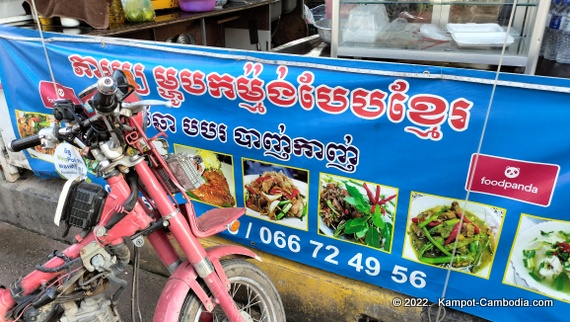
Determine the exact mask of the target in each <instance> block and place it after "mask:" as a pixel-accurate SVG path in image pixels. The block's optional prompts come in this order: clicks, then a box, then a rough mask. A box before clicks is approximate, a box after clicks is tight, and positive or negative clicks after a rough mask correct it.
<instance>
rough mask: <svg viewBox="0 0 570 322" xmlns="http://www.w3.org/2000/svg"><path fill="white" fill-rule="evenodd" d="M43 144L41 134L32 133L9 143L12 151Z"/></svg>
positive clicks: (9, 148)
mask: <svg viewBox="0 0 570 322" xmlns="http://www.w3.org/2000/svg"><path fill="white" fill-rule="evenodd" d="M40 144H42V140H41V138H40V135H39V134H34V135H30V136H28V137H25V138H22V139H15V140H13V141H12V142H10V145H8V150H10V151H11V152H20V151H22V150H24V149H28V148H33V147H35V146H36V145H40Z"/></svg>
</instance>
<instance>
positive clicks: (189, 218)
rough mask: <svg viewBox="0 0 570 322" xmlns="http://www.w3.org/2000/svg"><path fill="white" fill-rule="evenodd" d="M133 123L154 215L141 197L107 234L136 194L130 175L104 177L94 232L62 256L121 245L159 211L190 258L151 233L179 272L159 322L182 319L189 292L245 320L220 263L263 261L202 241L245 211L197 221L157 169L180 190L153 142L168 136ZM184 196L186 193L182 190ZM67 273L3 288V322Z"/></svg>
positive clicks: (40, 275)
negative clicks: (23, 299)
mask: <svg viewBox="0 0 570 322" xmlns="http://www.w3.org/2000/svg"><path fill="white" fill-rule="evenodd" d="M128 120H129V125H130V126H131V127H132V128H134V129H135V130H134V131H132V132H130V133H128V134H127V135H126V136H127V139H128V140H127V141H130V143H133V144H134V143H135V142H141V140H142V141H143V145H144V146H145V147H147V148H148V149H149V150H147V151H144V154H146V155H147V156H148V160H150V162H149V163H151V164H152V165H153V166H152V167H151V166H149V164H147V162H145V159H144V158H142V157H140V156H139V159H138V160H135V161H134V162H133V163H134V166H133V167H132V168H131V170H133V169H134V171H135V172H136V173H137V175H138V179H139V180H140V183H142V186H143V187H141V189H139V190H141V192H142V193H143V194H147V195H148V199H149V201H150V202H151V203H152V205H153V207H154V208H155V211H151V210H149V209H148V208H147V207H146V206H145V205H144V203H143V202H141V198H140V197H139V199H138V202H137V203H136V204H135V206H134V208H133V209H132V210H131V211H130V212H129V213H127V214H125V215H124V217H123V218H122V219H121V220H120V221H119V222H117V223H116V224H115V225H114V226H113V227H112V228H110V229H109V230H108V231H105V229H104V226H105V224H106V223H108V222H109V220H110V219H111V217H112V216H113V214H115V213H116V212H117V209H119V208H120V207H121V205H122V204H123V203H124V202H125V201H126V200H127V198H128V197H129V195H130V194H131V189H130V187H129V184H128V182H127V180H126V178H125V176H124V175H123V174H122V173H120V172H118V171H117V172H116V173H115V174H114V175H111V176H109V177H107V178H106V179H105V180H106V181H107V183H108V185H109V186H110V188H111V189H110V193H109V194H108V195H107V198H106V201H105V205H104V208H103V211H102V215H101V219H100V221H99V223H98V225H97V226H95V227H94V228H93V229H91V232H90V233H89V234H88V235H87V236H85V237H84V238H82V237H80V236H79V235H77V236H76V239H77V243H75V244H73V245H71V246H69V247H68V248H66V249H65V250H63V251H62V253H63V254H64V255H65V256H67V257H68V258H69V259H75V258H77V257H80V251H81V249H82V248H83V247H85V246H87V245H88V244H90V243H93V242H95V243H98V244H99V245H101V246H107V245H109V246H112V245H117V244H121V243H123V242H124V239H125V238H129V237H131V236H133V235H135V234H136V233H137V232H140V231H144V229H146V228H148V227H149V226H150V225H151V224H152V223H153V222H156V221H157V220H158V219H159V218H156V215H155V214H156V213H158V214H159V216H160V217H161V218H162V223H163V224H164V226H167V227H168V229H169V231H170V232H171V235H172V237H173V238H174V239H175V240H176V241H177V243H178V244H179V246H180V248H181V250H182V252H183V253H184V255H185V256H186V261H184V262H183V263H181V264H180V258H179V255H178V253H177V251H176V249H175V248H174V246H173V244H172V242H171V241H170V238H169V236H168V235H167V234H166V233H165V231H164V229H158V230H155V231H152V232H150V233H149V234H148V235H147V238H148V240H149V242H150V244H151V245H152V247H153V248H154V249H155V251H156V252H157V254H158V256H159V258H160V260H161V261H162V263H163V264H164V265H165V266H166V267H167V268H168V269H169V270H171V271H172V270H174V272H173V274H172V275H171V276H170V277H169V279H168V281H167V283H166V285H165V287H164V288H163V290H162V293H161V295H160V298H159V300H158V302H157V306H156V309H155V314H154V321H157V322H158V321H161V322H162V321H166V322H168V321H177V320H178V318H179V315H180V312H181V310H182V306H183V304H184V300H185V298H186V296H187V295H188V294H189V292H190V291H192V292H194V293H195V294H196V295H197V297H198V298H199V299H200V300H201V302H202V303H203V305H204V308H205V309H206V310H207V311H212V310H213V309H214V307H215V305H220V306H221V308H222V310H223V311H224V312H225V313H226V315H227V317H228V319H229V321H232V322H233V321H243V318H242V316H241V314H240V312H239V309H238V307H237V305H236V303H235V302H234V301H233V299H232V298H231V296H230V295H229V293H228V291H229V289H230V283H229V281H228V279H227V276H226V275H225V273H224V271H223V269H222V265H221V263H220V259H221V258H222V257H225V256H244V257H249V258H254V259H257V260H260V259H259V257H258V256H257V255H256V254H255V253H254V252H252V251H250V250H249V249H247V248H245V247H242V246H236V245H224V246H215V247H211V248H208V249H204V247H203V246H202V245H201V243H200V241H199V238H205V237H208V236H212V235H214V234H217V233H219V232H221V231H223V230H225V229H226V228H227V227H228V225H229V224H231V223H232V222H233V221H234V220H237V218H239V217H240V216H242V215H243V214H244V213H245V209H244V208H222V209H218V208H215V209H212V210H209V211H207V212H206V213H204V214H202V215H201V216H200V217H197V216H196V212H195V211H194V208H193V207H192V203H191V201H190V199H189V198H188V197H187V196H185V194H184V193H183V195H184V197H185V198H186V201H187V202H186V203H184V204H178V203H177V202H176V200H175V198H174V196H173V195H171V194H170V192H168V189H167V188H166V185H165V183H164V182H162V179H160V176H159V175H158V174H157V172H156V170H155V169H154V168H155V166H162V167H163V168H164V169H165V170H166V171H167V173H168V174H169V177H170V178H171V179H172V180H173V183H174V184H175V185H177V186H179V185H178V182H177V180H176V178H175V176H174V175H173V174H172V172H171V171H170V170H169V168H168V166H167V164H166V162H165V161H164V159H163V158H162V156H161V155H160V154H159V152H158V151H157V149H156V148H155V147H154V145H153V144H152V141H154V140H155V139H156V138H157V137H158V136H161V135H164V134H163V133H159V135H157V136H156V137H154V138H148V137H147V136H146V134H145V132H144V130H143V128H142V126H141V125H140V124H139V122H137V121H136V120H134V119H132V118H129V119H128ZM135 145H136V144H135ZM138 150H139V152H141V153H142V152H143V150H144V149H142V147H140V146H139V147H138ZM181 192H184V191H183V190H182V189H181ZM101 232H103V233H101ZM63 264H64V260H63V259H61V258H59V257H53V258H51V259H50V260H48V261H47V262H46V263H45V264H44V265H43V266H44V267H45V268H55V267H59V266H61V265H63ZM62 274H63V273H62V272H55V273H46V272H42V271H39V270H34V271H32V272H31V273H29V274H28V275H26V276H24V277H22V278H21V279H20V280H19V281H18V282H17V283H19V284H20V285H19V289H20V290H21V293H20V294H17V295H15V294H12V292H11V291H10V290H8V289H0V322H4V321H7V320H6V317H5V315H6V314H7V312H9V311H10V310H11V309H12V308H13V307H14V306H15V305H16V301H15V298H14V297H17V296H19V295H21V296H25V295H29V294H32V293H34V292H35V291H37V290H38V289H39V288H40V287H41V286H42V285H46V284H50V283H52V282H53V281H54V279H56V278H57V277H58V276H59V275H62ZM199 278H201V279H202V281H203V282H204V284H205V285H206V286H207V289H209V291H210V293H211V296H209V295H208V292H207V290H206V289H205V288H204V287H202V286H201V284H200V283H199V281H198V279H199Z"/></svg>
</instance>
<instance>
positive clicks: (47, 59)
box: [32, 0, 60, 99]
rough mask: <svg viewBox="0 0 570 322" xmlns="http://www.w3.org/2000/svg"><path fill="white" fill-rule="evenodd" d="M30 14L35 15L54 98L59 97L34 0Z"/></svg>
mask: <svg viewBox="0 0 570 322" xmlns="http://www.w3.org/2000/svg"><path fill="white" fill-rule="evenodd" d="M32 15H33V16H35V17H36V24H37V27H38V31H39V32H40V39H41V42H42V48H43V50H44V55H45V56H46V63H47V67H48V70H49V75H50V77H51V81H52V83H53V91H54V93H55V96H56V98H57V99H59V98H60V97H59V93H58V90H57V84H56V82H55V76H54V74H53V69H52V67H51V61H50V59H49V54H48V50H47V46H46V41H45V38H44V33H43V29H42V24H41V22H40V15H39V14H38V10H37V8H36V0H32Z"/></svg>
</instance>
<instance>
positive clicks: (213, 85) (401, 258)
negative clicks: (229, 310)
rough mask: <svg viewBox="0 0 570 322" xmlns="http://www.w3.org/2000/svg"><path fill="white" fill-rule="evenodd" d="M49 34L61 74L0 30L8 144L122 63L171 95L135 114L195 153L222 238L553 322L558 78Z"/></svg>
mask: <svg viewBox="0 0 570 322" xmlns="http://www.w3.org/2000/svg"><path fill="white" fill-rule="evenodd" d="M44 39H45V46H46V49H47V52H48V53H49V57H50V61H51V65H52V68H53V72H54V80H55V82H56V84H54V83H53V82H54V80H52V78H51V76H50V73H49V71H48V68H47V64H46V60H45V59H46V58H45V56H44V55H43V48H42V41H41V39H40V37H39V33H37V32H35V31H31V30H23V29H19V28H12V27H7V26H0V42H1V43H2V46H1V47H0V58H1V61H0V64H1V71H0V78H1V79H3V80H9V81H4V82H3V86H4V91H5V95H6V99H7V102H8V106H9V108H10V115H9V117H10V118H11V119H12V124H13V127H14V131H15V132H16V133H17V134H18V135H19V137H25V136H27V135H30V134H34V133H37V131H38V130H39V129H40V128H43V127H46V126H49V124H50V123H51V122H52V121H53V120H52V119H51V113H52V107H53V101H54V99H56V98H57V97H58V95H56V91H57V93H58V94H61V96H65V97H68V98H69V99H72V100H73V101H74V102H75V103H76V104H79V103H80V102H81V103H82V104H84V105H83V106H84V107H85V108H87V107H88V104H85V101H87V100H88V97H89V90H88V91H87V92H84V89H85V88H90V86H92V85H93V84H94V83H95V82H96V81H97V79H98V78H100V77H101V76H104V75H110V74H111V73H112V71H114V70H116V69H121V70H127V71H128V72H129V73H130V74H132V75H133V77H134V79H135V80H136V82H137V84H138V88H137V90H136V92H137V94H138V95H139V96H140V97H144V98H148V99H157V100H163V101H170V102H171V103H172V108H167V107H163V106H157V107H152V108H150V109H148V110H147V111H146V113H145V114H146V115H145V117H146V122H147V125H148V127H149V134H150V135H155V134H157V133H158V132H164V133H165V134H166V135H167V136H168V141H169V143H170V145H169V146H168V147H166V146H165V147H164V148H165V149H167V152H168V153H177V154H179V153H184V155H185V157H188V158H191V159H192V162H193V163H194V164H195V166H196V170H197V171H198V172H199V173H200V175H201V178H202V180H203V182H204V185H203V186H202V187H199V188H197V189H192V190H189V191H187V192H186V193H187V194H188V195H189V196H190V197H191V198H192V199H193V200H194V201H195V203H194V206H195V208H196V210H197V211H198V212H204V211H206V210H208V209H211V208H213V207H233V206H238V207H245V208H246V215H245V216H243V217H242V218H241V219H240V221H241V225H240V227H239V229H238V230H237V231H235V232H233V233H230V232H224V233H223V234H222V236H223V237H225V238H228V239H230V240H232V241H235V242H238V243H241V244H244V245H248V246H254V247H256V248H258V249H260V250H263V251H266V252H269V253H271V254H274V255H277V256H280V257H283V258H287V259H290V260H293V261H296V262H299V263H302V264H305V265H309V266H313V267H316V268H319V269H322V270H326V271H330V272H333V273H335V274H339V275H342V276H345V277H348V278H351V279H355V280H361V281H364V282H366V283H369V284H370V285H374V286H376V287H381V288H386V289H390V290H394V291H396V292H401V293H403V294H406V295H407V296H410V297H416V298H420V299H427V301H426V304H428V303H427V302H429V303H430V304H431V303H436V304H438V303H439V304H442V305H444V306H449V307H453V308H456V309H460V310H462V311H464V312H467V313H470V314H474V315H477V316H480V317H483V318H486V319H490V320H497V321H511V320H515V319H521V320H522V319H524V320H527V319H530V320H545V321H554V320H564V319H565V313H564V312H565V311H567V310H568V309H570V301H569V300H568V293H567V289H568V276H569V275H568V274H570V269H568V267H570V262H569V259H568V257H569V256H568V254H569V253H570V246H569V243H570V238H569V237H568V234H570V231H569V230H568V229H566V228H567V227H566V226H567V223H568V218H569V217H568V216H569V215H568V210H567V209H568V207H567V199H568V198H567V196H568V195H570V183H569V182H568V176H569V175H570V172H569V168H570V156H569V154H568V153H567V151H569V150H570V142H569V141H568V140H567V138H568V137H570V127H568V126H567V120H568V119H570V110H568V108H567V107H566V106H564V104H561V102H567V101H568V99H569V98H570V97H569V94H568V88H569V87H570V82H569V81H567V80H563V79H553V78H545V77H533V76H528V75H515V74H503V73H501V74H500V75H499V77H498V78H497V80H495V77H496V74H495V73H491V72H486V71H477V70H466V69H455V68H445V67H436V66H420V65H408V64H391V63H382V62H371V61H356V60H346V59H323V58H315V57H303V56H292V55H282V54H275V53H262V52H249V51H239V50H227V49H219V48H211V47H199V46H183V45H177V44H165V43H157V42H145V41H137V40H125V39H112V38H111V39H110V38H97V37H89V36H66V37H62V35H59V34H50V33H45V34H44ZM45 84H48V86H46V85H45ZM50 85H51V86H50ZM54 88H55V90H54ZM491 101H492V102H491ZM490 103H492V104H490ZM25 153H26V156H27V157H28V159H29V162H30V165H31V167H32V169H33V170H34V172H35V173H36V174H37V175H38V176H44V177H49V176H51V177H54V176H55V177H57V176H59V175H58V172H56V171H55V170H54V160H53V156H52V154H53V151H47V150H42V149H40V150H37V149H28V150H27V151H26V152H25ZM78 166H79V165H78ZM86 167H87V170H88V172H89V178H90V180H93V181H94V182H101V181H99V180H100V179H99V178H97V177H96V169H97V165H96V164H92V163H90V162H89V161H87V162H86ZM440 299H443V300H445V301H440ZM467 300H477V301H479V300H481V301H480V302H478V305H467V304H472V302H466V301H467ZM466 303H467V304H466ZM545 304H546V305H547V306H550V307H543V306H539V305H545ZM517 305H518V306H522V307H516V306H517ZM552 306H554V309H553V308H552Z"/></svg>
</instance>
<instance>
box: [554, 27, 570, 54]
mask: <svg viewBox="0 0 570 322" xmlns="http://www.w3.org/2000/svg"><path fill="white" fill-rule="evenodd" d="M556 62H557V63H560V64H570V23H567V24H566V28H565V29H564V30H563V31H562V35H560V47H559V48H558V53H557V54H556Z"/></svg>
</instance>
